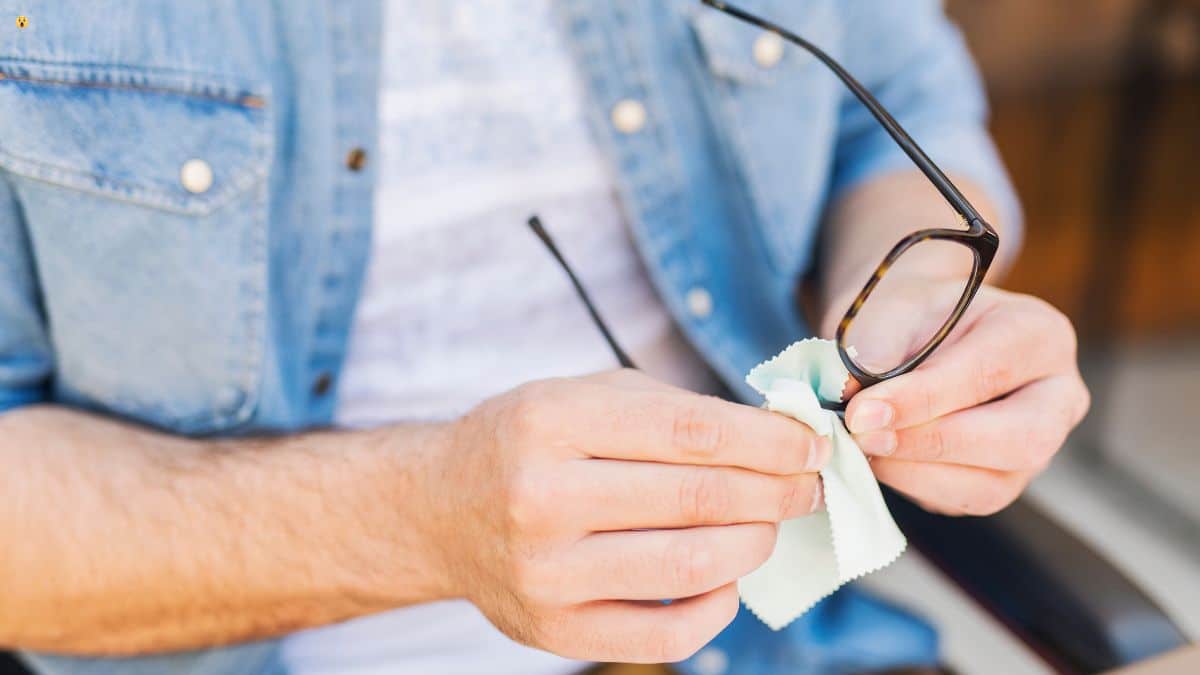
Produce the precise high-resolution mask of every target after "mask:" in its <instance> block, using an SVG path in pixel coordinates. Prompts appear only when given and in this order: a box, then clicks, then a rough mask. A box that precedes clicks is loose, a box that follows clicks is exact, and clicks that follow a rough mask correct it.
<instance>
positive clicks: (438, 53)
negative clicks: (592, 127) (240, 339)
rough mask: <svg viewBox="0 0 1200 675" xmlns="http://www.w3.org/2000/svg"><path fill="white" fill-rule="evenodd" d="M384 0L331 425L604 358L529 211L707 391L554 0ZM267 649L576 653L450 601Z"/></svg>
mask: <svg viewBox="0 0 1200 675" xmlns="http://www.w3.org/2000/svg"><path fill="white" fill-rule="evenodd" d="M385 7H386V17H387V18H386V25H385V27H384V29H385V40H384V44H385V48H384V56H383V58H384V62H383V69H382V81H381V90H380V112H379V114H380V123H381V124H380V134H381V142H380V151H379V157H377V158H375V159H374V161H376V162H378V164H377V168H378V171H379V187H378V190H377V193H376V197H375V208H376V216H375V233H374V247H373V253H372V259H371V263H370V266H369V268H368V271H367V276H366V281H365V287H364V291H363V297H362V299H361V301H360V304H359V308H358V312H357V315H356V318H355V322H354V327H353V334H352V337H351V341H350V348H349V353H348V357H347V362H346V365H345V370H344V372H343V376H342V382H341V385H340V402H339V408H338V411H337V422H338V424H339V425H341V426H343V427H356V428H357V427H372V426H379V425H383V424H391V423H396V422H404V421H428V420H442V419H452V418H455V417H457V416H459V415H461V414H462V413H464V412H466V411H467V410H469V409H470V408H471V407H473V406H475V405H476V404H477V403H479V402H480V401H482V400H484V399H486V398H489V397H491V396H494V395H497V394H500V393H502V392H504V391H507V390H509V389H511V388H513V387H515V386H517V385H520V384H521V383H523V382H527V381H530V380H536V379H541V378H546V377H554V376H562V375H572V374H584V373H590V372H596V371H600V370H606V369H610V368H614V367H616V365H617V364H616V361H615V359H614V357H613V356H612V354H611V353H610V351H609V349H608V347H607V345H606V344H605V342H604V341H603V339H602V338H601V336H600V335H599V333H598V332H597V330H596V329H595V327H594V326H593V324H592V323H591V321H590V320H589V318H588V316H587V313H586V310H585V309H584V307H583V305H582V303H581V302H580V301H579V300H578V299H577V297H576V296H575V294H574V292H573V290H572V288H571V286H570V284H569V282H568V280H567V278H566V277H565V275H564V274H563V272H562V270H561V269H559V268H558V267H557V265H556V264H555V262H554V260H553V259H552V258H551V257H550V255H549V254H548V253H547V252H546V250H545V249H544V248H543V247H542V245H541V243H540V242H539V241H538V240H537V239H536V238H535V237H534V236H533V235H532V234H531V233H530V232H529V230H528V229H527V228H526V226H525V220H526V218H527V217H528V216H529V215H530V214H531V213H533V212H538V213H540V214H541V215H542V217H543V220H544V221H545V223H546V225H547V227H548V229H550V230H551V231H552V233H553V235H554V236H555V239H556V240H557V241H558V243H559V244H560V246H561V247H562V249H563V251H564V254H565V255H566V256H567V258H568V259H569V260H571V261H572V264H573V266H574V267H575V268H576V271H577V272H578V273H579V275H580V277H581V278H582V280H583V282H584V284H585V285H586V286H587V287H588V289H589V290H590V291H591V293H592V294H593V296H594V299H595V301H596V304H597V306H598V307H599V309H600V311H601V313H602V314H603V315H604V316H605V318H606V320H607V321H608V322H609V323H610V324H611V326H612V328H613V331H614V333H615V334H616V336H617V338H618V340H620V342H621V343H622V344H623V345H624V346H625V347H626V348H627V349H628V350H629V352H630V354H631V356H632V357H633V358H634V360H635V361H636V362H637V363H638V364H639V366H641V367H643V368H644V369H645V370H646V371H648V372H649V373H651V374H653V375H655V376H657V377H659V378H660V379H665V380H667V381H670V382H673V383H675V384H678V385H680V386H685V387H688V388H691V389H693V390H708V391H711V390H713V388H714V387H713V382H712V380H711V376H710V375H709V373H708V371H707V369H706V368H705V367H704V366H703V364H702V362H701V361H700V359H699V357H698V356H697V355H696V353H695V352H694V351H693V350H692V349H691V348H690V346H689V345H688V344H687V343H686V342H685V341H684V340H683V339H682V337H681V336H680V334H679V333H678V332H677V330H676V329H675V327H674V325H673V323H672V322H671V319H670V317H669V316H668V314H667V312H666V310H665V308H664V307H663V306H662V304H661V303H660V301H659V299H658V297H657V296H656V295H655V292H654V290H653V288H652V287H651V284H650V282H649V280H648V278H647V275H646V272H645V270H644V269H643V268H642V265H641V261H640V260H639V259H638V257H637V253H636V251H635V250H634V248H633V245H632V242H631V240H630V239H629V234H628V232H627V230H626V227H625V223H624V221H623V219H622V215H621V212H620V208H619V205H618V203H617V201H616V198H615V195H614V190H613V180H612V177H611V175H610V172H609V168H608V167H607V166H606V164H605V162H604V161H603V158H602V156H601V155H600V152H599V150H598V148H597V145H596V143H595V141H594V139H593V138H592V137H591V136H590V133H589V130H588V128H587V125H586V121H585V117H584V115H585V110H584V96H585V94H584V91H583V89H582V86H581V83H580V82H579V80H578V75H577V73H576V72H575V70H574V68H575V65H574V63H573V61H572V59H571V55H570V53H569V51H568V45H567V44H566V43H565V40H564V37H563V34H562V33H561V31H560V30H559V28H558V25H557V23H556V22H555V20H554V15H553V11H552V0H529V1H526V2H507V1H502V0H403V1H401V0H388V1H387V2H386V3H385ZM283 658H284V662H285V665H286V666H287V667H288V669H289V672H291V673H295V674H304V675H310V674H312V675H315V674H318V673H320V674H326V673H352V674H356V675H357V674H363V675H365V674H368V673H370V674H374V673H389V674H390V673H420V674H421V675H438V674H450V673H454V674H459V673H461V674H462V675H480V674H483V673H488V674H491V673H512V674H513V675H518V674H519V675H556V674H560V673H571V672H575V671H578V670H580V669H581V668H582V665H581V664H578V663H573V662H570V661H566V660H564V659H560V658H558V657H555V656H552V655H550V654H547V653H544V652H540V651H537V650H533V649H529V648H526V647H522V646H520V645H517V644H516V643H513V642H511V641H509V640H508V639H507V638H506V637H505V636H504V635H502V634H501V633H500V632H499V631H497V630H496V629H495V628H494V627H493V626H492V625H491V624H490V623H489V622H488V621H487V620H486V619H485V618H484V617H483V616H482V615H481V614H480V613H479V611H478V610H477V609H475V608H474V607H473V606H472V605H471V604H469V603H467V602H465V601H454V602H443V603H436V604H430V605H421V606H416V607H410V608H405V609H401V610H396V611H393V612H389V613H385V614H381V615H377V616H372V617H366V618H362V619H358V620H355V621H351V622H348V623H344V624H339V625H336V626H330V627H326V628H320V629H314V630H309V631H305V632H302V633H299V634H296V635H293V636H291V637H289V638H287V639H286V640H285V641H284V644H283Z"/></svg>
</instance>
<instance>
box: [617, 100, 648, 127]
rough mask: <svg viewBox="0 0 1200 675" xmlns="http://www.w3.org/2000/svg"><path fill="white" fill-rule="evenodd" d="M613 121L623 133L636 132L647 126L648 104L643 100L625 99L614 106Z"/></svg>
mask: <svg viewBox="0 0 1200 675" xmlns="http://www.w3.org/2000/svg"><path fill="white" fill-rule="evenodd" d="M612 123H613V126H614V127H616V128H617V131H620V132H621V133H623V134H636V133H637V132H639V131H641V130H642V129H643V128H644V127H645V126H646V106H644V105H642V102H641V101H635V100H633V99H631V98H627V99H624V100H623V101H621V102H619V103H617V104H616V105H615V106H613V109H612Z"/></svg>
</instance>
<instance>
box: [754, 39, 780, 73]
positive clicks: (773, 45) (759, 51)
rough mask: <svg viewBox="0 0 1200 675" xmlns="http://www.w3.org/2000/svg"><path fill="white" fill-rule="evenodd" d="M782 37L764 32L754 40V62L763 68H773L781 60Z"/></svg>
mask: <svg viewBox="0 0 1200 675" xmlns="http://www.w3.org/2000/svg"><path fill="white" fill-rule="evenodd" d="M783 47H784V44H783V38H781V37H779V34H778V33H773V32H770V31H768V32H766V33H763V34H762V35H760V36H758V39H757V40H755V41H754V62H755V63H757V64H758V65H759V66H761V67H763V68H774V67H775V66H777V65H779V62H780V61H782V60H783Z"/></svg>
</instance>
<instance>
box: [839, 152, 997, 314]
mask: <svg viewBox="0 0 1200 675" xmlns="http://www.w3.org/2000/svg"><path fill="white" fill-rule="evenodd" d="M954 181H955V184H956V185H957V186H958V187H959V189H960V190H961V191H962V192H963V194H964V195H965V196H966V197H967V199H969V200H970V201H971V203H972V204H974V205H975V207H976V208H977V209H978V210H979V211H980V213H981V214H982V215H983V217H984V219H985V220H987V221H988V223H989V224H991V225H992V226H993V227H995V228H996V229H997V231H999V233H1000V239H1001V246H1000V255H999V256H998V258H997V260H996V261H995V263H994V264H993V266H992V271H991V273H990V275H989V278H990V279H994V278H996V277H997V276H1000V275H1002V274H1003V272H1004V270H1005V269H1006V268H1007V267H1008V265H1009V264H1011V260H1012V257H1013V255H1012V254H1013V251H1011V250H1010V249H1009V248H1008V247H1006V246H1005V245H1004V241H1005V237H1004V223H1000V222H997V217H996V211H995V208H994V207H993V204H992V202H991V200H990V199H989V198H988V195H986V194H984V192H983V191H982V190H981V189H979V188H978V187H977V186H976V185H974V184H972V183H971V182H970V181H967V180H964V179H963V178H961V177H954ZM825 227H826V231H827V235H826V237H825V248H824V251H822V254H823V255H822V260H823V261H824V265H825V267H824V269H823V270H822V274H821V284H820V303H821V305H820V309H821V314H822V316H828V315H830V314H831V313H832V314H840V313H841V312H843V311H845V307H841V306H837V307H834V306H831V305H833V304H834V303H848V301H849V300H850V299H852V298H849V297H847V296H848V295H852V294H855V293H857V292H858V291H859V290H861V289H862V285H863V284H864V283H866V281H867V279H868V278H869V277H870V275H871V273H872V272H873V271H874V270H875V267H876V266H877V265H878V264H879V262H880V261H881V260H883V258H884V256H885V255H887V253H888V251H890V250H891V248H892V247H893V246H895V245H896V243H897V242H898V241H900V239H901V238H903V237H904V236H906V235H908V234H911V233H912V232H914V231H916V230H921V229H926V228H933V227H948V228H965V225H963V224H962V222H961V219H959V218H958V216H957V215H956V214H955V213H954V211H953V210H952V209H951V208H950V206H949V205H947V204H946V201H945V200H944V199H942V197H941V195H939V194H938V193H937V192H936V190H934V188H933V187H932V186H931V185H930V184H929V181H928V179H926V178H925V176H923V175H922V174H921V173H920V172H918V171H916V170H915V169H914V170H912V171H904V172H899V173H892V174H886V175H883V176H880V177H879V178H876V179H874V180H872V181H869V182H867V183H864V184H863V185H862V186H860V187H858V188H857V189H855V190H853V191H851V192H849V193H847V194H846V195H845V196H844V197H842V198H841V199H840V200H839V201H838V202H837V203H835V204H834V205H833V208H832V209H831V210H830V212H829V216H828V218H827V220H826V223H825ZM967 260H968V259H967V258H966V257H965V256H961V255H950V254H948V253H947V249H946V248H944V247H934V246H928V247H920V248H918V249H914V250H912V252H911V253H908V254H905V256H904V257H902V258H901V261H900V264H899V265H897V267H896V268H895V269H894V270H892V271H891V272H889V274H892V273H897V274H914V275H923V276H929V277H934V278H937V277H951V276H966V275H967V274H969V273H970V267H969V264H968V263H967V262H966V261H967Z"/></svg>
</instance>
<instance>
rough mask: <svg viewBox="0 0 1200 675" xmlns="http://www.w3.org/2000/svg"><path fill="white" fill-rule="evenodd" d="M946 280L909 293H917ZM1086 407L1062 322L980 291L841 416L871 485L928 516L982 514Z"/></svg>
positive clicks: (1041, 308) (1046, 459)
mask: <svg viewBox="0 0 1200 675" xmlns="http://www.w3.org/2000/svg"><path fill="white" fill-rule="evenodd" d="M947 283H949V282H939V281H933V280H929V281H924V282H920V283H917V284H914V285H912V286H911V287H910V290H909V292H911V293H914V294H918V295H914V298H918V297H926V298H927V297H930V296H932V295H937V294H942V293H940V292H941V291H942V290H944V289H942V288H940V285H945V284H947ZM958 287H961V282H959V284H958ZM834 306H837V305H834ZM838 318H840V316H838V317H830V318H828V319H827V320H826V321H825V322H824V323H825V325H826V331H825V332H827V333H830V332H832V331H831V327H832V325H834V324H833V322H836V320H837V319H838ZM880 337H881V338H883V337H884V336H882V335H881V336H880ZM889 337H891V336H889ZM1089 405H1090V397H1089V394H1088V391H1087V388H1086V386H1085V385H1084V383H1083V379H1082V378H1081V377H1080V374H1079V368H1078V365H1077V363H1076V342H1075V330H1074V328H1073V327H1072V325H1071V322H1070V320H1068V319H1067V318H1066V317H1065V316H1064V315H1063V314H1062V313H1061V312H1059V311H1058V310H1056V309H1055V308H1053V307H1052V306H1050V305H1049V304H1047V303H1045V302H1043V301H1041V300H1038V299H1037V298H1034V297H1031V296H1027V295H1019V294H1016V293H1010V292H1007V291H1002V290H999V289H996V288H992V287H984V288H983V289H981V290H980V292H979V295H978V296H977V297H976V299H975V301H974V303H973V304H972V305H971V308H970V310H969V311H968V312H967V314H966V315H965V316H964V317H963V319H962V321H961V322H960V324H959V325H958V326H957V327H956V328H955V330H954V331H953V332H952V333H951V334H950V336H949V338H948V339H947V340H946V341H945V342H944V343H943V344H942V346H941V348H939V349H938V350H937V351H936V352H934V354H933V355H932V356H930V357H929V359H928V360H927V361H926V362H925V363H923V364H922V365H921V366H920V367H919V368H917V369H916V370H914V371H913V372H911V373H908V374H906V375H903V376H900V377H897V378H895V379H892V380H889V381H886V382H883V383H880V384H878V385H875V386H873V387H870V388H868V389H865V390H863V391H861V392H860V393H858V394H857V395H856V396H854V397H853V398H852V399H851V401H850V404H849V407H848V409H847V411H846V423H847V426H848V427H849V429H850V431H851V433H853V434H854V435H855V439H856V440H857V441H858V444H859V445H860V447H862V449H863V451H864V452H865V453H866V454H867V455H868V456H871V457H872V467H873V468H874V471H875V475H876V477H877V478H878V479H879V480H880V481H881V482H883V483H885V484H887V485H890V486H892V487H893V488H895V489H896V490H899V491H900V492H902V493H904V494H906V495H908V496H910V497H911V498H913V499H914V500H916V501H917V502H918V503H920V504H921V505H922V506H923V507H924V508H926V509H928V510H931V511H936V512H940V513H945V514H951V515H987V514H991V513H995V512H996V511H999V510H1000V509H1002V508H1004V507H1005V506H1007V505H1009V504H1010V503H1011V502H1012V501H1013V500H1015V499H1016V498H1017V497H1018V496H1019V495H1020V494H1021V492H1022V491H1023V490H1024V489H1025V487H1026V486H1027V485H1028V484H1029V482H1030V481H1031V480H1032V479H1033V477H1034V476H1036V475H1037V474H1038V473H1040V472H1041V471H1042V470H1043V469H1045V468H1046V466H1047V465H1048V464H1049V463H1050V461H1051V459H1052V458H1053V457H1054V455H1055V454H1056V453H1057V452H1058V451H1059V449H1060V448H1061V447H1062V445H1063V442H1064V441H1065V440H1066V437H1067V434H1068V433H1069V432H1070V431H1071V430H1072V429H1073V428H1074V427H1075V426H1076V425H1077V424H1079V422H1080V421H1081V420H1082V419H1083V417H1084V415H1085V414H1086V413H1087V410H1088V407H1089Z"/></svg>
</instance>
